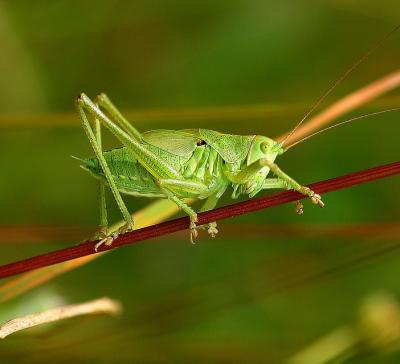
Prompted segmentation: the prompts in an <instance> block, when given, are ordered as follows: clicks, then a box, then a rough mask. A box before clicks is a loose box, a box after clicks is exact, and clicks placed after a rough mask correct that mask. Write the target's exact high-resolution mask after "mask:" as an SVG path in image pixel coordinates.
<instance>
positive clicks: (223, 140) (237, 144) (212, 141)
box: [199, 129, 255, 163]
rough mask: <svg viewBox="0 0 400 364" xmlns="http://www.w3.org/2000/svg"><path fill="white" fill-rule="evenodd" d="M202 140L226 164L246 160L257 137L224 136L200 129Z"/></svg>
mask: <svg viewBox="0 0 400 364" xmlns="http://www.w3.org/2000/svg"><path fill="white" fill-rule="evenodd" d="M199 134H200V138H201V139H202V140H204V141H205V142H206V143H207V144H209V145H211V146H212V147H213V148H214V149H215V150H216V151H217V153H218V154H219V155H220V156H221V157H222V159H223V160H224V161H225V162H228V163H235V162H238V161H241V160H244V159H245V158H246V157H247V154H248V153H249V150H250V146H251V143H252V141H253V139H254V137H255V135H231V134H222V133H219V132H217V131H214V130H207V129H199Z"/></svg>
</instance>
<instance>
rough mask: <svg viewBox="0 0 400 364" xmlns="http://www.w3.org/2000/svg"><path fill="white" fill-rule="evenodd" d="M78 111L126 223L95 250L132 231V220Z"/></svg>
mask: <svg viewBox="0 0 400 364" xmlns="http://www.w3.org/2000/svg"><path fill="white" fill-rule="evenodd" d="M78 111H79V115H80V117H81V121H82V126H83V129H84V130H85V132H86V135H87V137H88V139H89V142H90V144H91V146H92V148H93V150H94V152H95V154H96V157H97V159H98V161H99V163H100V165H101V168H102V170H103V173H104V175H105V177H106V179H107V182H108V185H109V187H110V189H111V191H112V193H113V195H114V198H115V200H116V202H117V204H118V207H119V209H120V210H121V213H122V215H123V217H124V220H125V222H126V225H124V226H123V227H122V228H121V229H119V230H118V231H117V232H116V233H114V234H112V235H111V236H109V237H107V238H105V239H103V240H101V241H100V242H99V243H98V244H96V246H95V249H96V250H97V248H98V247H99V246H100V245H102V244H104V243H106V244H107V245H110V244H111V243H112V241H113V240H114V239H115V238H116V237H117V236H118V234H120V233H123V232H126V231H129V230H132V229H133V220H132V216H131V215H130V213H129V212H128V209H127V208H126V206H125V203H124V201H123V200H122V197H121V195H120V193H119V191H118V189H117V186H116V184H115V181H114V179H113V177H112V174H111V171H110V169H109V167H108V165H107V162H106V160H105V159H104V156H103V153H102V151H101V148H100V147H99V145H98V143H97V140H96V136H95V135H94V133H93V130H92V128H91V126H90V123H89V120H88V119H87V117H86V114H85V111H84V110H83V108H82V107H81V105H79V104H78Z"/></svg>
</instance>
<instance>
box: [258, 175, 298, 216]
mask: <svg viewBox="0 0 400 364" xmlns="http://www.w3.org/2000/svg"><path fill="white" fill-rule="evenodd" d="M276 188H279V189H281V188H282V189H287V190H288V189H291V187H290V185H289V184H288V183H287V182H286V181H285V180H283V179H280V178H267V179H266V180H265V181H264V183H263V190H269V189H276ZM294 203H295V206H296V207H295V211H296V213H297V214H299V215H302V214H303V204H302V203H301V201H299V200H297V201H295V202H294Z"/></svg>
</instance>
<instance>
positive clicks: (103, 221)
mask: <svg viewBox="0 0 400 364" xmlns="http://www.w3.org/2000/svg"><path fill="white" fill-rule="evenodd" d="M94 131H95V136H96V141H97V145H98V146H99V149H100V150H102V149H103V148H102V143H101V127H100V121H99V120H98V119H95V121H94ZM105 187H106V186H105V183H104V181H103V180H101V179H100V180H99V207H100V232H99V234H98V235H99V240H103V239H105V238H106V237H107V236H108V234H107V233H108V231H107V229H108V219H107V205H106V190H105Z"/></svg>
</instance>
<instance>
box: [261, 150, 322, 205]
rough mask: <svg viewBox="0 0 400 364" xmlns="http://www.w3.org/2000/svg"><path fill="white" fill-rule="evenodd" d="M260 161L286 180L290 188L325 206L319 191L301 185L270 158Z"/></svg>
mask: <svg viewBox="0 0 400 364" xmlns="http://www.w3.org/2000/svg"><path fill="white" fill-rule="evenodd" d="M260 163H261V164H262V165H264V166H267V167H268V168H269V169H270V170H271V171H272V172H273V173H274V174H275V175H276V176H278V177H279V178H280V179H282V180H284V181H285V182H286V183H287V184H288V185H289V187H290V188H292V189H294V190H295V191H298V192H300V193H302V194H303V195H306V196H308V197H310V199H311V201H312V203H314V204H316V205H320V206H321V207H324V203H323V202H322V199H321V196H320V195H318V194H317V193H315V192H314V191H312V190H311V189H310V188H308V187H305V186H302V185H300V184H299V183H298V182H296V181H295V180H294V179H293V178H292V177H290V176H288V175H287V174H286V173H285V172H283V171H282V170H281V169H280V168H279V167H278V166H277V164H275V163H274V162H271V161H269V160H268V159H264V158H263V159H260Z"/></svg>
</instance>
